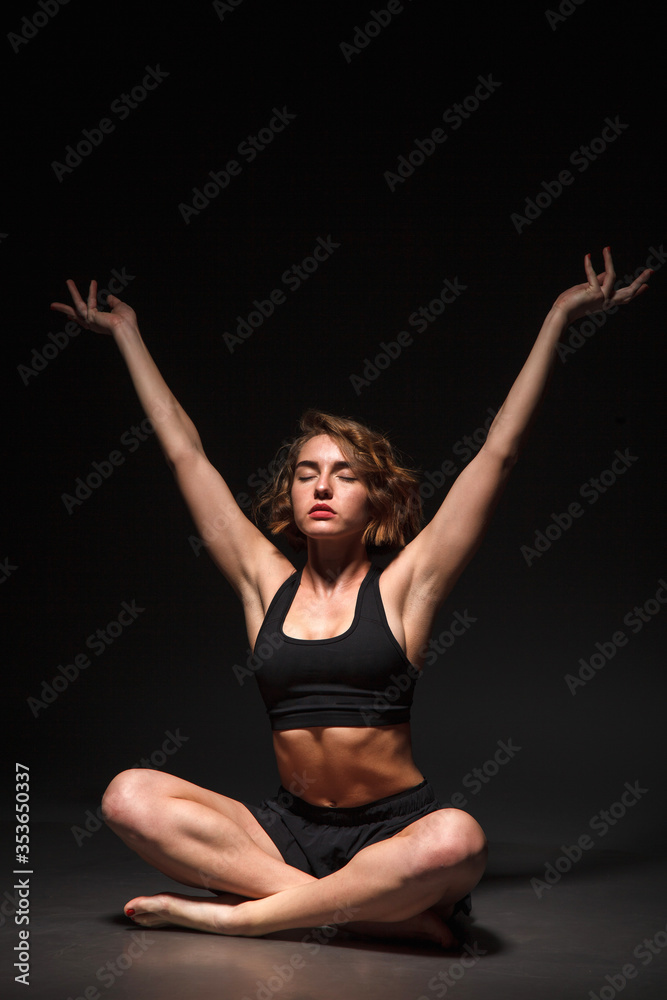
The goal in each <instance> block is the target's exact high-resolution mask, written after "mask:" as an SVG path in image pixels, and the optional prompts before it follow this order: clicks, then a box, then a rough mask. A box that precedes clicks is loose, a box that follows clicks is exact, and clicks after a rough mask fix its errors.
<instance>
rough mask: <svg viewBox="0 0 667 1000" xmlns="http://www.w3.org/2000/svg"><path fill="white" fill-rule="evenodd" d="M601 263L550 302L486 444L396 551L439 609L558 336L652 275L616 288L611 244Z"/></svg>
mask: <svg viewBox="0 0 667 1000" xmlns="http://www.w3.org/2000/svg"><path fill="white" fill-rule="evenodd" d="M604 263H605V270H604V271H603V272H602V273H601V274H599V275H597V274H596V273H595V271H594V270H593V266H592V264H591V259H590V254H587V255H586V257H585V260H584V266H585V269H586V277H587V280H586V281H585V282H583V283H582V284H581V285H575V286H574V287H573V288H569V289H568V290H567V291H566V292H563V293H562V294H561V295H559V296H558V298H557V299H556V301H555V302H554V304H553V306H552V308H551V309H550V311H549V313H548V315H547V317H546V319H545V321H544V323H543V325H542V329H541V330H540V332H539V335H538V337H537V340H536V341H535V344H534V345H533V348H532V350H531V352H530V354H529V355H528V358H527V359H526V362H525V364H524V366H523V368H522V369H521V371H520V372H519V375H518V376H517V378H516V380H515V382H514V384H513V385H512V388H511V389H510V392H509V394H508V396H507V399H506V400H505V402H504V403H503V405H502V406H501V407H500V410H499V411H498V413H497V414H496V416H495V418H494V421H493V423H492V424H491V427H490V428H489V433H488V436H487V439H486V442H485V443H484V445H483V446H482V447H481V448H480V450H479V452H478V453H477V455H476V456H475V458H474V459H473V460H472V461H471V462H470V464H469V465H467V466H466V468H465V469H463V471H462V472H461V473H460V474H459V476H458V477H457V479H456V480H455V482H454V483H453V485H452V487H451V489H450V490H449V492H448V494H447V496H446V497H445V499H444V500H443V502H442V504H441V506H440V508H439V510H438V511H437V513H436V515H435V517H434V518H433V519H432V521H430V523H429V524H427V525H426V527H425V528H424V529H423V530H422V531H421V532H420V533H419V535H417V537H416V538H415V539H413V541H412V542H410V543H409V545H407V546H406V548H405V549H404V550H403V551H402V552H401V553H400V555H399V557H398V559H399V560H402V563H403V566H402V571H403V573H404V574H405V577H406V579H407V580H409V581H410V583H409V585H408V586H409V588H410V589H413V590H414V591H415V593H416V594H417V595H419V597H420V599H421V600H426V601H428V602H429V603H433V604H434V605H435V606H437V605H438V604H440V603H441V602H442V601H443V600H444V599H445V597H446V596H447V594H448V593H449V591H450V590H451V588H452V587H453V585H454V583H455V582H456V580H457V579H458V577H459V575H460V574H461V572H462V571H463V569H464V568H465V566H466V565H467V564H468V562H469V561H470V559H471V558H472V556H473V555H474V554H475V552H476V551H477V548H478V547H479V544H480V542H481V541H482V538H483V537H484V534H485V532H486V529H487V527H488V524H489V521H490V519H491V515H492V513H493V511H494V509H495V507H496V504H497V503H498V500H499V499H500V496H501V494H502V491H503V489H504V487H505V484H506V482H507V479H508V477H509V474H510V471H511V469H512V467H513V466H514V464H515V463H516V461H517V458H518V457H519V452H520V450H521V447H522V445H523V443H524V441H525V439H526V436H527V433H528V431H529V429H530V427H531V425H532V423H533V420H534V418H535V415H536V412H537V409H538V407H539V403H540V401H541V399H542V397H543V395H544V391H545V388H546V385H547V381H548V378H549V373H550V371H551V368H552V365H553V362H554V358H555V355H556V345H557V344H558V340H559V338H560V337H561V335H562V334H563V332H564V331H565V330H566V329H567V327H568V326H569V324H570V323H572V322H573V321H574V320H577V319H579V318H580V317H581V316H584V315H586V314H587V313H592V312H599V311H601V310H606V309H609V308H611V307H612V306H618V305H622V304H625V303H627V302H630V301H631V299H633V298H636V297H637V296H638V295H641V294H642V293H643V292H644V291H646V289H647V287H648V286H647V284H646V282H647V281H648V279H649V277H650V276H651V273H652V272H651V271H650V270H646V271H644V272H643V273H642V274H641V275H640V276H639V277H638V278H636V279H635V281H633V282H632V284H631V285H628V286H627V287H626V288H621V289H619V290H618V291H614V280H615V277H616V275H615V273H614V265H613V261H612V257H611V251H610V249H609V247H605V250H604Z"/></svg>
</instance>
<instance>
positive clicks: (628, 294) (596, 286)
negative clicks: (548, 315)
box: [554, 247, 653, 323]
mask: <svg viewBox="0 0 667 1000" xmlns="http://www.w3.org/2000/svg"><path fill="white" fill-rule="evenodd" d="M603 256H604V265H605V269H604V271H602V272H601V274H596V273H595V271H594V270H593V265H592V264H591V255H590V254H589V253H588V254H586V256H585V257H584V267H585V269H586V277H587V278H588V281H585V282H584V283H583V284H581V285H574V287H573V288H568V290H567V291H566V292H563V293H562V294H561V295H559V296H558V298H557V299H556V301H555V302H554V309H561V310H562V311H563V312H564V313H565V315H566V317H567V320H568V322H570V323H571V322H572V321H573V320H576V319H580V318H581V317H582V316H585V315H586V314H587V313H593V312H602V311H604V310H606V309H610V308H611V307H612V306H620V305H624V304H625V303H626V302H630V301H631V300H632V299H635V298H637V296H639V295H641V294H642V293H643V292H645V291H646V289H647V288H648V285H647V284H646V282H647V281H648V279H649V278H650V277H651V275H652V274H653V271H651V270H649V269H648V268H647V269H646V270H645V271H642V273H641V274H640V275H639V277H638V278H635V280H634V281H633V282H632V284H631V285H628V286H627V287H626V288H619V289H618V290H617V291H615V290H614V281H615V280H616V272H615V271H614V262H613V260H612V258H611V250H610V248H609V247H605V248H604V250H603Z"/></svg>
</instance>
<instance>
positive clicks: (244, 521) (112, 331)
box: [51, 281, 292, 604]
mask: <svg viewBox="0 0 667 1000" xmlns="http://www.w3.org/2000/svg"><path fill="white" fill-rule="evenodd" d="M67 287H68V288H69V291H70V294H71V296H72V301H73V303H74V307H72V306H70V305H67V304H65V303H62V302H53V303H52V304H51V308H52V309H55V310H57V311H58V312H61V313H64V314H65V315H66V316H68V317H70V318H71V319H74V320H75V321H76V322H77V323H78V324H79V325H80V326H82V327H83V328H84V329H86V330H92V331H93V332H95V333H104V334H108V335H110V336H112V337H113V338H114V340H115V342H116V344H117V346H118V348H119V350H120V352H121V354H122V356H123V359H124V360H125V363H126V365H127V367H128V370H129V372H130V376H131V378H132V382H133V384H134V388H135V389H136V392H137V395H138V397H139V401H140V402H141V405H142V407H143V410H144V412H145V414H146V416H147V417H149V418H150V420H151V422H152V424H153V427H154V429H155V434H156V436H157V438H158V441H159V442H160V446H161V448H162V451H163V452H164V455H165V458H166V460H167V464H168V465H169V467H170V468H171V470H172V472H173V474H174V477H175V479H176V481H177V483H178V485H179V488H180V490H181V493H182V494H183V497H184V498H185V501H186V503H187V505H188V507H189V509H190V512H191V514H192V517H193V519H194V521H195V524H196V526H197V529H198V531H199V534H200V535H201V537H202V538H203V539H204V540H205V541H206V542H207V545H208V550H209V553H210V555H211V556H212V558H213V560H214V562H215V563H216V565H217V566H218V567H219V569H220V570H221V571H222V573H223V574H224V575H225V577H226V578H227V580H228V581H229V583H230V584H231V585H232V587H233V588H234V590H235V591H236V593H237V594H238V595H239V597H240V598H241V600H242V601H243V602H244V604H248V603H254V602H255V600H256V598H257V596H258V595H259V596H260V597H261V596H262V591H263V590H264V588H266V591H267V593H268V594H273V593H274V592H275V590H276V589H277V584H275V585H274V583H275V579H279V578H280V577H282V579H284V578H285V577H286V576H288V575H289V572H291V571H292V566H291V563H290V562H289V560H288V559H286V558H285V556H283V555H282V553H281V552H280V551H279V550H278V549H277V548H276V546H275V545H273V544H272V542H270V541H269V540H268V539H267V538H266V537H265V536H264V535H263V534H262V532H261V531H260V530H259V529H258V528H257V527H256V526H255V525H254V524H253V523H252V522H251V521H249V520H248V518H247V517H246V516H245V514H244V513H243V511H242V510H241V509H240V507H239V506H238V504H237V502H236V500H235V499H234V496H233V494H232V492H231V490H230V489H229V487H228V486H227V484H226V482H225V481H224V479H223V478H222V476H221V475H220V473H219V472H218V471H217V470H216V469H215V468H214V467H213V466H212V465H211V463H210V462H209V460H208V459H207V457H206V455H205V453H204V449H203V447H202V443H201V439H200V437H199V434H198V432H197V428H196V427H195V425H194V424H193V422H192V420H191V419H190V418H189V416H188V415H187V413H186V412H185V410H184V409H183V407H182V406H181V405H180V403H179V402H178V400H177V399H176V398H175V397H174V395H173V393H172V392H171V390H170V389H169V387H168V386H167V383H166V382H165V380H164V378H163V377H162V375H161V373H160V371H159V369H158V367H157V365H156V364H155V361H154V360H153V358H152V357H151V355H150V353H149V351H148V348H147V347H146V345H145V343H144V341H143V339H142V337H141V334H140V332H139V326H138V324H137V317H136V315H135V313H134V310H133V309H131V308H130V306H128V305H127V304H126V303H124V302H121V300H120V299H118V298H116V296H115V295H109V297H108V302H109V305H110V306H111V307H112V308H111V312H101V311H100V310H98V308H97V283H96V282H95V281H92V282H91V284H90V290H89V293H88V300H87V302H85V301H84V300H83V299H82V298H81V296H80V294H79V292H78V289H77V287H76V285H75V284H74V282H73V281H68V282H67ZM262 603H263V604H264V603H265V600H262Z"/></svg>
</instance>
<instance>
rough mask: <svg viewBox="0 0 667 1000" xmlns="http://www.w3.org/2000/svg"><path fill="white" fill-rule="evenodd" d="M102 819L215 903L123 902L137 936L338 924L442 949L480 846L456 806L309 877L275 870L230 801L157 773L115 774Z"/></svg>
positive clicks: (248, 818) (265, 841)
mask: <svg viewBox="0 0 667 1000" xmlns="http://www.w3.org/2000/svg"><path fill="white" fill-rule="evenodd" d="M103 810H104V816H105V819H106V822H107V823H108V824H109V826H111V828H112V829H114V830H115V832H116V833H118V834H119V835H120V836H121V838H122V839H123V840H124V841H125V842H126V843H127V844H128V845H129V846H130V847H132V848H133V850H135V851H136V852H137V853H138V854H139V855H140V856H141V857H142V858H144V860H146V861H148V862H149V863H150V864H151V865H153V866H154V867H156V868H158V869H159V870H160V871H163V872H164V873H165V874H167V875H169V876H170V877H172V878H174V879H175V880H177V881H180V882H182V883H184V884H186V885H192V886H203V887H205V888H208V889H213V890H216V891H218V892H221V893H222V895H219V896H218V898H217V899H214V900H208V899H206V898H203V899H202V897H188V896H184V895H181V894H178V893H160V894H158V895H156V896H137V897H135V898H134V899H132V900H130V901H129V902H128V903H127V904H126V908H125V909H126V912H129V911H130V910H132V911H133V914H132V915H133V919H134V920H135V921H136V922H137V923H139V924H141V925H142V926H147V927H156V926H160V925H163V924H179V925H181V926H186V927H194V928H197V929H199V930H204V931H209V932H211V933H217V934H233V935H244V936H260V935H262V934H269V933H272V932H274V931H278V930H286V929H289V928H295V927H313V926H318V925H322V924H344V925H346V926H347V928H348V929H350V930H352V931H353V932H355V931H356V932H363V933H374V932H379V933H381V934H383V936H391V935H395V936H400V937H405V936H415V937H428V938H430V939H432V940H436V941H438V942H439V943H440V944H442V945H444V946H449V945H451V944H452V942H453V937H452V934H451V931H450V930H449V928H447V926H446V924H445V923H444V920H443V917H446V916H448V915H449V914H450V913H451V910H452V907H453V904H454V903H455V902H456V900H458V899H460V898H461V897H462V896H464V895H465V894H466V893H467V892H468V891H470V889H472V888H473V886H474V885H476V884H477V882H478V881H479V879H480V877H481V875H482V872H483V870H484V865H485V860H486V841H485V838H484V834H483V832H482V830H481V828H480V827H479V826H478V824H477V823H476V822H475V820H474V819H472V817H471V816H469V815H468V814H467V813H464V812H461V810H457V809H440V810H438V811H437V812H434V813H430V814H429V815H427V816H424V817H422V818H421V819H419V820H416V821H415V822H414V823H412V824H410V825H409V826H407V827H406V828H405V829H404V830H402V831H401V832H400V833H397V834H395V835H394V836H393V837H390V838H388V839H387V840H384V841H381V842H379V843H377V844H371V845H369V846H368V847H365V848H363V849H362V850H361V851H359V852H358V854H356V855H355V856H354V858H352V860H351V861H349V862H348V864H347V865H345V867H344V868H342V869H340V870H339V871H337V872H334V873H333V874H332V875H327V876H326V877H324V878H321V879H317V878H315V877H313V876H312V875H308V874H307V873H305V872H302V871H300V870H299V869H296V868H292V867H291V866H290V865H287V864H286V863H285V862H284V861H283V860H282V857H281V855H280V852H279V851H278V849H277V848H276V847H275V845H274V844H273V841H271V839H270V837H269V836H268V834H267V833H266V832H265V831H264V830H263V829H262V827H261V826H260V825H259V823H258V822H257V821H256V819H255V818H254V816H252V814H251V813H250V812H249V810H247V809H246V808H245V806H243V805H241V803H239V802H236V801H235V800H234V799H230V798H227V797H226V796H223V795H218V794H217V793H215V792H210V791H208V790H206V789H202V788H199V787H198V786H196V785H193V784H191V783H190V782H186V781H183V780H182V779H180V778H174V777H173V776H171V775H166V774H163V773H162V772H156V771H148V770H141V769H140V770H137V771H126V772H123V773H122V774H121V775H119V776H118V777H117V778H115V779H114V781H113V782H112V783H111V785H110V786H109V788H108V789H107V792H106V794H105V797H104V801H103Z"/></svg>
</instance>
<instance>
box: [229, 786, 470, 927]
mask: <svg viewBox="0 0 667 1000" xmlns="http://www.w3.org/2000/svg"><path fill="white" fill-rule="evenodd" d="M242 804H243V805H244V806H245V807H246V808H247V809H249V810H250V812H251V813H252V814H253V816H254V817H255V819H256V820H257V821H258V823H259V824H260V826H261V827H262V828H263V829H264V830H265V831H266V832H267V833H268V835H269V837H270V838H271V840H272V841H273V843H274V844H275V845H276V847H277V848H278V850H279V851H280V853H281V854H282V856H283V859H284V861H286V862H287V864H288V865H291V866H292V867H293V868H298V869H299V871H302V872H307V874H308V875H314V876H315V877H316V878H324V876H325V875H331V873H332V872H335V871H338V870H339V869H340V868H343V867H344V866H345V865H346V864H347V863H348V861H350V860H351V859H352V858H353V857H354V855H355V854H356V853H357V852H358V851H360V850H361V849H362V847H368V845H369V844H377V843H378V842H379V841H381V840H386V839H387V838H388V837H392V836H393V835H394V834H395V833H398V832H399V831H400V830H403V829H405V827H406V826H408V825H409V824H410V823H413V822H414V821H415V820H417V819H421V817H422V816H427V815H428V814H429V813H432V812H435V811H436V810H437V809H442V808H443V806H441V805H440V803H439V802H438V801H437V799H436V797H435V792H434V791H433V788H432V787H431V785H430V784H429V782H428V781H427V780H426V779H424V781H422V782H421V784H419V785H415V786H414V787H413V788H408V789H406V790H405V791H404V792H398V793H397V794H396V795H388V796H386V798H383V799H376V800H375V801H374V802H367V803H366V804H365V805H363V806H348V807H345V808H340V807H338V806H333V807H332V806H316V805H312V804H311V803H310V802H306V801H305V800H304V799H302V798H299V797H298V796H296V795H292V794H291V793H290V792H288V791H287V789H286V788H284V787H283V786H282V785H280V786H279V788H278V791H277V792H276V794H275V795H274V796H272V797H271V798H268V799H264V801H263V802H262V803H260V805H258V806H255V805H251V804H250V803H249V802H243V803H242ZM455 909H456V910H460V909H462V910H464V912H468V911H469V903H468V897H466V900H465V901H464V900H462V901H461V902H460V903H457V905H456V908H455Z"/></svg>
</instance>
